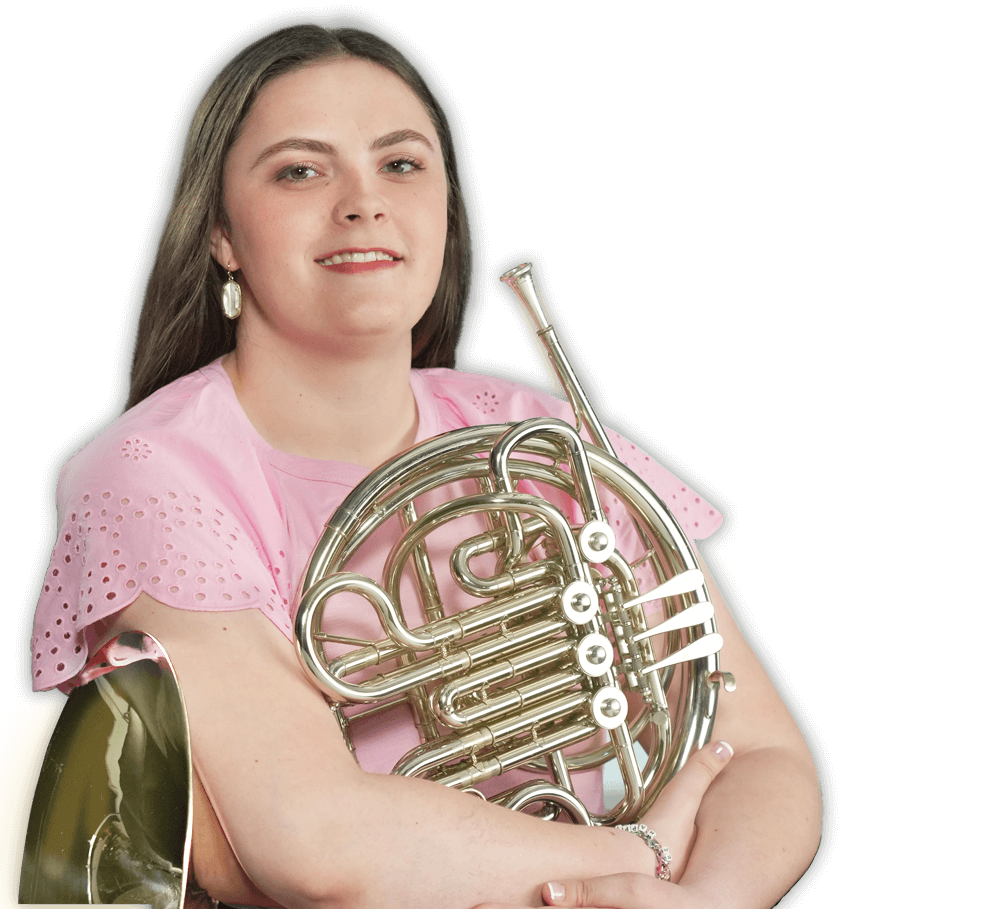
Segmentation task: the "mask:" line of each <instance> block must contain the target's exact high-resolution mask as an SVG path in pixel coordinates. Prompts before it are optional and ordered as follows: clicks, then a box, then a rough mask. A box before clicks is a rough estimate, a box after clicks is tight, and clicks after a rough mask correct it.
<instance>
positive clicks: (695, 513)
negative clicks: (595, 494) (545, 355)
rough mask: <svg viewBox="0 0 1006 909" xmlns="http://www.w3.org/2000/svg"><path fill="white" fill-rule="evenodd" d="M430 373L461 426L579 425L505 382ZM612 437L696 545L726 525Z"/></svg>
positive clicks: (549, 400)
mask: <svg viewBox="0 0 1006 909" xmlns="http://www.w3.org/2000/svg"><path fill="white" fill-rule="evenodd" d="M428 373H429V375H430V378H431V380H432V384H433V385H434V392H435V393H438V394H439V396H442V397H443V399H444V402H445V403H446V404H448V405H450V407H451V410H452V411H453V413H454V414H455V417H456V421H457V426H462V425H464V426H471V425H476V424H479V423H495V422H500V423H505V422H511V421H518V420H526V419H528V418H529V417H535V416H554V417H559V418H560V419H562V420H565V421H566V422H567V423H573V424H574V425H575V419H574V417H573V412H572V408H571V407H570V406H569V404H568V402H566V401H561V400H559V399H558V398H556V397H553V396H552V395H549V394H547V393H545V392H542V391H537V390H535V389H531V388H528V387H527V386H524V385H519V384H517V383H515V382H509V381H507V380H505V379H497V378H492V377H489V376H479V375H474V374H472V373H463V372H457V371H454V370H429V371H428ZM449 428H455V426H450V427H449ZM608 437H609V438H610V440H611V444H612V446H613V447H614V449H615V453H616V454H617V455H618V458H619V460H620V461H621V462H622V463H623V464H625V465H626V466H627V467H628V468H629V469H630V470H632V471H633V472H634V473H635V474H636V475H637V476H639V478H640V479H641V480H642V481H643V482H644V483H646V484H647V485H648V486H649V487H650V488H651V489H652V490H653V491H654V492H655V493H656V494H657V495H658V496H659V497H660V498H661V500H663V502H664V503H665V504H666V505H667V507H668V508H669V509H670V511H671V513H672V514H673V515H674V517H675V518H676V519H677V521H678V523H679V524H680V525H681V529H682V530H683V531H684V532H685V533H686V534H687V535H688V537H689V538H690V539H692V540H704V539H705V538H706V537H708V536H709V535H710V534H712V533H713V532H714V531H715V530H716V529H717V528H718V527H719V526H720V524H722V523H723V515H722V514H720V512H719V511H717V510H716V509H715V508H714V507H713V506H712V505H711V504H710V503H709V502H707V501H706V500H705V499H704V498H702V496H700V495H699V494H698V493H697V492H695V490H693V489H692V488H691V487H690V486H689V485H688V484H687V483H685V482H683V481H682V480H680V479H678V478H677V477H676V476H675V475H674V474H672V473H671V472H670V471H669V470H668V469H667V468H666V467H664V466H663V465H662V464H660V463H659V462H658V461H655V460H654V459H653V458H652V457H650V455H648V454H647V453H646V452H645V451H643V450H642V449H641V448H638V447H637V446H636V445H634V444H633V443H631V442H629V441H627V440H626V439H623V438H622V437H621V436H620V435H618V433H615V432H612V431H610V430H609V431H608Z"/></svg>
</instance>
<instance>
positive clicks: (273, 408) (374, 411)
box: [223, 344, 419, 467]
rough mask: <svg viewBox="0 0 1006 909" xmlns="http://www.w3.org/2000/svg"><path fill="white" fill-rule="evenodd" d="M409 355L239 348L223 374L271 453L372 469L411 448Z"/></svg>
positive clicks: (414, 419) (413, 419) (414, 422)
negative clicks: (344, 355) (338, 355)
mask: <svg viewBox="0 0 1006 909" xmlns="http://www.w3.org/2000/svg"><path fill="white" fill-rule="evenodd" d="M410 354H411V351H409V350H405V351H404V352H403V351H399V350H384V351H382V352H380V353H378V354H377V355H374V353H373V352H371V353H369V354H368V355H367V356H363V357H359V358H334V357H332V356H331V355H326V354H324V353H318V354H317V355H312V354H311V353H310V352H305V351H304V350H303V349H298V350H296V351H286V352H284V351H277V350H275V349H274V348H269V349H263V348H255V347H252V348H250V349H249V348H247V347H245V348H242V346H241V345H240V344H239V346H238V348H237V349H236V350H234V351H232V352H231V353H229V354H228V355H227V356H226V357H224V360H223V367H224V369H225V370H226V372H227V374H228V376H230V379H231V382H232V383H233V384H234V391H235V393H236V394H237V398H238V401H239V402H240V404H241V407H242V408H243V409H244V412H245V414H246V415H247V416H248V419H249V420H250V421H251V423H252V425H253V426H254V427H255V429H256V430H258V432H259V434H260V435H261V436H262V438H263V439H265V441H266V442H268V443H269V444H270V445H271V446H272V447H273V448H276V449H277V450H279V451H285V452H288V453H290V454H295V455H301V456H303V457H308V458H318V459H322V460H328V461H344V462H348V463H351V464H360V465H362V466H364V467H376V466H377V465H378V464H380V463H382V462H383V461H386V460H387V459H388V458H390V457H392V456H393V455H396V454H398V453H399V452H401V451H404V450H405V449H406V448H409V447H410V446H411V445H412V444H413V443H414V442H415V437H416V429H417V428H418V424H419V415H418V412H417V410H416V402H415V398H414V397H413V395H412V388H411V386H410V385H409V366H410V359H409V358H410Z"/></svg>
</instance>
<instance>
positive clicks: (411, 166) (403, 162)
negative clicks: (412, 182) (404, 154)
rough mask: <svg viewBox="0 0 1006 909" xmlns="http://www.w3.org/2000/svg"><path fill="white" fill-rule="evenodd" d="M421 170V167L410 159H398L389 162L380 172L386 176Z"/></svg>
mask: <svg viewBox="0 0 1006 909" xmlns="http://www.w3.org/2000/svg"><path fill="white" fill-rule="evenodd" d="M422 169H423V165H422V164H420V163H419V162H418V161H415V160H413V159H411V158H399V159H398V160H396V161H391V162H389V163H388V164H385V165H384V167H382V168H381V170H382V171H384V173H386V174H408V173H412V171H416V170H422Z"/></svg>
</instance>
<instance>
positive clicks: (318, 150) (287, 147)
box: [252, 129, 434, 167]
mask: <svg viewBox="0 0 1006 909" xmlns="http://www.w3.org/2000/svg"><path fill="white" fill-rule="evenodd" d="M400 142H421V143H422V144H423V145H425V146H426V147H427V148H428V149H429V150H430V151H433V150H434V149H433V143H432V142H430V140H429V139H427V138H426V136H424V135H423V134H422V133H420V132H416V130H414V129H396V130H395V131H394V132H392V133H388V134H387V135H384V136H381V137H380V138H378V139H375V140H374V141H373V142H371V143H370V149H371V151H380V150H381V149H382V148H388V147H390V146H392V145H398V144H399V143H400ZM291 150H292V151H308V152H314V153H315V154H316V155H335V154H336V151H335V147H334V146H332V145H330V144H329V143H328V142H322V141H320V140H319V139H305V138H303V137H301V136H293V137H291V138H289V139H282V140H280V141H279V142H274V143H273V144H272V145H270V146H269V147H268V148H266V149H264V150H263V151H262V153H261V154H260V155H259V156H258V157H257V158H256V159H255V163H254V164H253V165H252V167H258V166H259V165H260V164H261V163H262V162H263V161H266V160H267V159H269V158H271V157H272V156H273V155H276V154H279V153H280V152H284V151H291Z"/></svg>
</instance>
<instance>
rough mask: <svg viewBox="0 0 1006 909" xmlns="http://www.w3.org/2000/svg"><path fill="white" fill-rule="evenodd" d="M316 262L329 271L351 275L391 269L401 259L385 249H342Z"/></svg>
mask: <svg viewBox="0 0 1006 909" xmlns="http://www.w3.org/2000/svg"><path fill="white" fill-rule="evenodd" d="M316 261H317V262H318V264H319V265H321V266H324V267H325V268H327V269H328V270H329V271H337V272H340V273H342V274H352V273H354V272H359V271H374V270H375V269H378V268H393V267H394V266H395V265H397V264H398V263H399V262H401V261H402V259H401V257H400V256H395V255H394V254H393V253H390V252H388V251H387V250H385V249H343V250H340V251H339V252H335V253H332V254H331V255H329V256H326V257H325V258H323V259H318V260H316Z"/></svg>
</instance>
